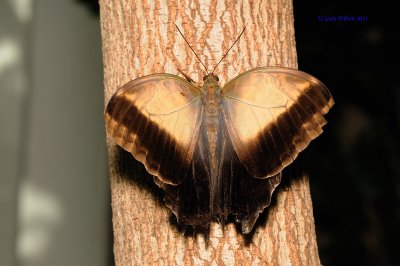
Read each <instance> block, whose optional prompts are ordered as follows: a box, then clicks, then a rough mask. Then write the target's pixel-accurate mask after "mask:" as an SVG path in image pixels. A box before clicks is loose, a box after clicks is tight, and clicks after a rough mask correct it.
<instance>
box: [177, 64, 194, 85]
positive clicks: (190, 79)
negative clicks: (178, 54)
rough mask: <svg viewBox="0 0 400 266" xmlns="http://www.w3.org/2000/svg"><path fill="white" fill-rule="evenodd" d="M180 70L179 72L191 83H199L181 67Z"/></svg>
mask: <svg viewBox="0 0 400 266" xmlns="http://www.w3.org/2000/svg"><path fill="white" fill-rule="evenodd" d="M178 71H179V73H181V74H182V75H183V76H184V77H185V78H186V79H187V81H189V82H190V83H193V84H195V85H197V83H196V82H195V81H194V80H193V79H192V78H191V77H189V76H188V75H186V74H185V73H184V72H183V71H182V70H180V69H179V68H178Z"/></svg>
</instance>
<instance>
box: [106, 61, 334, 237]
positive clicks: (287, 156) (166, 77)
mask: <svg viewBox="0 0 400 266" xmlns="http://www.w3.org/2000/svg"><path fill="white" fill-rule="evenodd" d="M333 103H334V102H333V98H332V96H331V95H330V93H329V91H328V89H327V88H326V87H325V86H324V85H323V84H322V83H321V82H320V81H319V80H317V79H316V78H314V77H312V76H310V75H308V74H306V73H304V72H301V71H298V70H294V69H286V68H270V67H261V68H256V69H252V70H249V71H247V72H244V73H242V74H241V75H239V76H237V77H236V78H234V79H232V80H231V81H229V82H228V83H226V84H225V85H224V86H223V87H222V88H221V87H220V86H219V84H218V77H217V76H215V75H213V74H209V75H207V76H205V78H204V83H203V86H202V87H201V88H200V87H198V86H196V85H194V84H193V83H191V82H189V81H187V80H185V79H182V78H180V77H178V76H175V75H170V74H153V75H149V76H146V77H142V78H139V79H136V80H133V81H130V82H128V83H127V84H125V85H124V86H122V87H121V88H120V89H119V90H118V91H117V92H116V93H115V94H114V96H113V97H112V98H111V100H110V102H109V104H108V106H107V109H106V112H105V119H106V122H107V131H108V133H109V135H110V136H111V137H112V138H113V139H114V141H115V142H116V144H118V145H120V146H121V147H123V148H124V149H125V150H127V151H129V152H131V153H132V154H133V156H134V157H135V158H136V159H137V160H138V161H140V162H142V163H143V164H144V165H145V167H146V169H147V171H148V172H149V173H151V174H153V175H154V176H155V177H156V181H157V184H158V185H159V186H160V187H161V188H162V189H163V190H164V191H165V202H166V205H167V206H168V207H169V208H170V209H171V211H172V212H173V213H174V214H175V215H176V217H177V218H178V221H179V222H181V223H184V224H189V225H193V226H201V227H204V226H208V225H209V224H210V223H211V222H213V221H217V222H221V223H224V222H225V221H226V220H227V219H228V217H229V216H233V218H234V219H235V220H236V221H237V222H238V223H240V224H241V227H242V232H243V233H249V232H251V230H252V228H253V226H254V223H255V222H256V220H257V217H258V215H259V213H260V212H262V211H263V210H264V208H266V207H267V206H268V205H269V204H270V200H271V195H272V193H273V191H274V190H275V188H276V186H277V185H278V184H279V183H280V180H281V172H282V170H283V169H284V168H285V167H286V166H288V165H289V164H291V163H292V162H293V160H295V159H296V157H297V155H298V153H299V152H301V151H302V150H304V149H305V148H306V147H307V146H308V144H309V143H310V141H311V140H312V139H314V138H316V137H317V136H318V135H320V134H321V133H322V126H323V125H324V124H325V123H326V121H325V119H324V118H323V115H324V114H326V113H327V112H328V110H329V109H330V108H331V106H332V105H333Z"/></svg>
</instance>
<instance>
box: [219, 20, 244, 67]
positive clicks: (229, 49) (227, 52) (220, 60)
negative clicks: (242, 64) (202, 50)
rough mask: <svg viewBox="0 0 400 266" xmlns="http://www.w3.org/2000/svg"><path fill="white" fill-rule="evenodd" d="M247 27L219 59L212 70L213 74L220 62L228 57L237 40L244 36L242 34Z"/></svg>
mask: <svg viewBox="0 0 400 266" xmlns="http://www.w3.org/2000/svg"><path fill="white" fill-rule="evenodd" d="M245 29H246V27H244V28H243V30H242V32H241V33H240V34H239V37H237V39H236V41H235V42H234V43H233V44H232V46H231V47H230V48H229V49H228V51H226V53H225V54H224V56H223V57H222V58H221V60H219V62H218V63H217V65H216V66H215V67H214V69H213V70H212V71H211V74H213V73H214V70H215V69H216V68H217V66H218V65H219V63H221V62H222V60H224V58H225V57H226V55H227V54H228V53H229V51H230V50H231V49H232V48H233V46H234V45H235V44H236V43H237V41H239V39H240V37H242V34H243V32H244V30H245Z"/></svg>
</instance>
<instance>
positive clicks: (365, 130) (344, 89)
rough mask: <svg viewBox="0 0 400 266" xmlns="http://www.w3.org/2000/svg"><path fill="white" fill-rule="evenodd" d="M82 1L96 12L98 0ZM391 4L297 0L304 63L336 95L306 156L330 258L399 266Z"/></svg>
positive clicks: (399, 173)
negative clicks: (341, 17) (321, 129)
mask: <svg viewBox="0 0 400 266" xmlns="http://www.w3.org/2000/svg"><path fill="white" fill-rule="evenodd" d="M79 2H82V3H85V4H86V5H87V6H88V8H90V9H91V10H92V11H93V14H96V15H98V7H97V1H85V0H80V1H79ZM391 9H394V7H388V6H387V5H384V4H383V3H380V2H374V3H368V2H365V1H343V0H342V1H315V0H313V1H306V2H303V1H296V0H295V1H294V18H295V30H296V43H297V52H298V62H299V69H301V70H303V71H305V72H308V73H311V74H312V75H314V76H316V77H318V78H319V79H320V80H321V81H323V82H324V83H325V85H326V86H327V87H328V88H329V89H330V91H331V93H332V95H333V96H334V99H335V102H336V104H335V106H334V107H333V109H332V110H331V112H330V113H329V114H328V115H327V120H328V121H329V123H328V125H327V126H326V127H325V128H324V129H325V130H324V131H325V132H324V134H322V136H320V137H319V139H318V141H316V142H315V143H313V144H312V145H311V146H310V149H307V151H306V152H305V154H304V158H305V159H306V163H307V169H308V170H309V172H310V176H311V193H312V198H313V204H314V216H315V225H316V230H317V238H318V247H319V252H320V257H321V262H322V264H324V265H400V257H399V252H398V250H399V248H400V245H399V241H398V237H400V232H399V226H400V204H399V201H400V178H399V177H400V152H399V151H400V147H399V146H400V145H399V141H398V139H399V136H400V130H399V126H400V104H399V102H400V86H399V83H398V82H396V80H397V76H396V73H395V63H396V61H397V54H398V53H397V52H396V50H395V47H396V48H398V47H399V38H398V35H399V32H398V27H395V22H396V21H395V20H396V14H394V12H393V11H392V10H391ZM340 16H347V17H348V19H347V21H344V20H342V21H339V20H340V18H339V17H340ZM358 17H362V19H361V20H359V21H357V19H358ZM349 18H354V19H355V20H354V21H352V20H349ZM396 29H397V30H396ZM395 60H396V61H395Z"/></svg>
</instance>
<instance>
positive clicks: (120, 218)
mask: <svg viewBox="0 0 400 266" xmlns="http://www.w3.org/2000/svg"><path fill="white" fill-rule="evenodd" d="M100 14H101V32H102V41H103V57H104V58H103V60H104V85H105V102H106V103H107V102H108V100H109V99H110V97H111V96H112V94H113V93H114V92H115V90H116V89H117V88H118V87H120V86H122V85H123V84H125V83H126V82H128V81H129V80H132V79H135V78H137V77H141V76H144V75H148V74H152V73H162V72H166V73H172V74H178V71H177V69H182V70H183V71H184V72H185V73H187V74H188V75H189V76H191V77H192V78H193V79H194V80H199V81H201V80H202V77H203V76H204V74H205V71H204V69H203V68H202V66H201V65H200V63H199V62H198V60H197V59H196V57H195V56H194V54H193V53H192V52H191V51H190V49H189V47H188V46H187V45H186V44H185V42H184V40H183V38H182V37H181V36H180V35H179V33H178V32H177V30H176V28H175V25H174V24H175V23H176V24H177V25H178V26H179V27H180V28H181V29H182V31H183V33H184V35H185V37H186V39H187V40H188V42H189V43H190V44H191V46H192V47H193V49H194V50H195V51H196V52H197V54H198V55H199V56H200V58H201V59H202V61H203V62H204V63H205V64H206V66H207V68H208V70H211V69H212V68H213V67H214V66H215V64H216V63H217V61H218V60H219V59H220V58H221V57H222V55H223V53H224V52H226V51H227V49H228V48H229V47H230V45H231V44H232V43H233V42H234V41H235V39H236V37H237V35H238V34H239V32H240V31H241V30H242V29H243V28H244V27H245V26H246V31H245V32H244V34H243V36H242V37H241V39H240V40H239V42H238V43H237V44H236V46H235V47H234V48H233V49H232V50H231V52H230V53H229V54H228V55H227V57H226V58H225V59H224V61H223V62H222V63H221V65H220V66H219V67H218V68H217V70H216V71H215V74H217V75H218V76H219V78H220V84H221V85H223V84H224V83H226V82H227V81H228V80H229V79H232V78H233V77H235V76H236V75H238V74H240V73H241V72H243V71H245V70H249V69H252V68H255V67H259V66H285V67H291V68H297V58H296V49H295V37H294V26H293V5H292V2H291V1H286V0H272V1H262V0H253V1H251V0H239V1H227V0H225V1H223V0H215V1H211V3H209V1H199V0H194V1H191V0H189V1H187V2H183V1H179V0H170V1H163V0H153V1H127V0H122V1H121V0H119V1H117V0H101V1H100ZM107 142H108V149H109V169H110V182H111V192H112V211H113V229H114V255H115V262H116V265H139V264H145V265H146V264H157V265H190V264H194V265H209V264H213V265H250V264H251V265H319V264H320V261H319V256H318V248H317V243H316V238H315V228H314V219H313V213H312V202H311V197H310V191H309V184H308V177H306V176H302V177H301V178H299V179H293V180H291V181H290V184H289V185H288V186H287V188H285V189H280V190H278V191H277V192H276V195H275V203H274V204H273V206H271V207H270V210H269V211H268V215H264V219H262V218H261V219H260V223H261V224H260V225H259V226H257V227H255V229H254V232H253V233H252V234H251V235H250V236H243V235H242V234H241V233H240V230H239V231H238V230H237V228H236V227H235V225H233V224H228V225H227V226H226V227H225V228H224V229H222V228H221V227H220V226H219V225H218V224H212V227H211V231H210V234H209V236H207V237H204V236H203V235H192V236H184V235H182V234H181V233H179V231H178V230H177V227H176V224H175V223H174V222H173V219H172V218H171V215H172V214H171V212H170V210H169V209H168V208H167V207H165V205H164V204H163V202H162V196H160V195H159V193H158V192H157V187H155V186H154V185H152V184H151V183H152V179H151V176H149V175H147V174H146V172H145V170H144V168H143V167H142V166H140V163H138V162H136V161H134V159H133V158H132V157H131V156H128V155H127V154H126V153H124V152H121V151H120V150H119V149H117V148H116V146H115V144H114V143H113V142H112V140H111V139H107ZM266 216H267V217H266Z"/></svg>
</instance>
